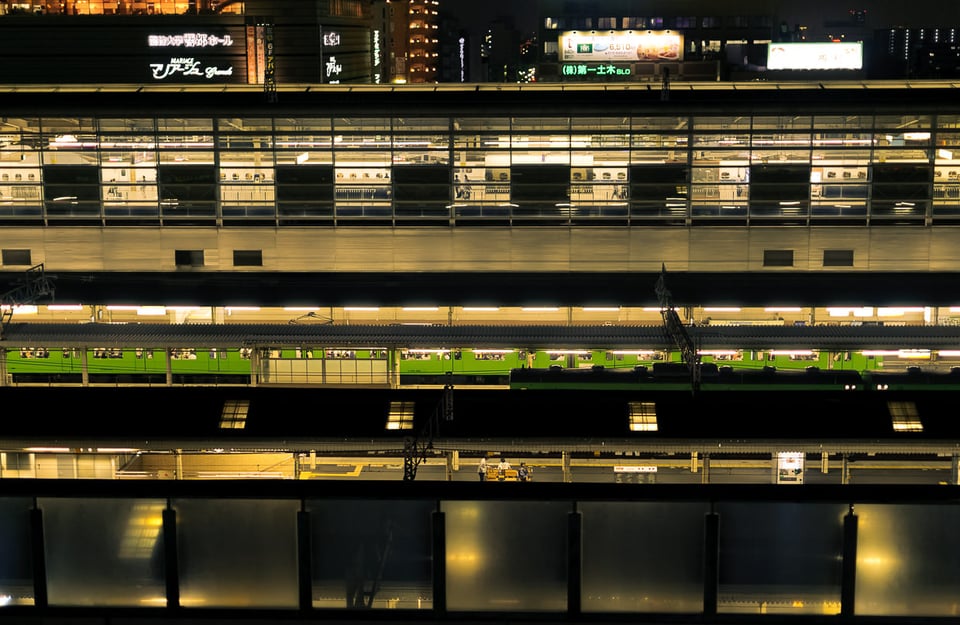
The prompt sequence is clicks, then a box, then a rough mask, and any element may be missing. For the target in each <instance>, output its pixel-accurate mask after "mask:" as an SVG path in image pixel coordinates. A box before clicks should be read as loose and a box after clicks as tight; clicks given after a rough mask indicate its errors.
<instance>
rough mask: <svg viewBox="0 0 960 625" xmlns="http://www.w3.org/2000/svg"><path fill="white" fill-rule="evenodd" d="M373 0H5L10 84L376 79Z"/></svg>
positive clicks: (0, 21) (1, 31) (2, 37)
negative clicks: (24, 0)
mask: <svg viewBox="0 0 960 625" xmlns="http://www.w3.org/2000/svg"><path fill="white" fill-rule="evenodd" d="M371 23H372V15H371V5H370V3H369V1H368V0H342V1H340V2H326V1H325V0H313V1H310V0H305V1H301V0H247V1H246V2H231V1H229V0H227V1H220V2H215V1H214V0H196V1H195V0H190V1H189V2H188V1H180V0H176V1H175V0H169V1H168V0H154V1H151V2H142V1H139V0H137V1H129V2H126V1H122V0H121V1H119V2H117V1H112V2H102V1H100V0H65V1H64V2H46V1H37V0H34V1H32V2H30V1H26V2H21V1H17V2H12V1H9V0H0V57H2V58H3V59H4V60H5V63H4V68H3V70H2V71H0V81H2V82H5V83H85V84H90V83H105V84H110V83H135V84H138V83H145V84H153V83H199V84H208V83H232V84H265V83H267V82H271V81H275V82H281V83H331V84H336V83H370V82H373V81H374V80H373V69H372V66H373V63H374V56H375V52H376V41H375V39H374V33H373V32H372V29H371Z"/></svg>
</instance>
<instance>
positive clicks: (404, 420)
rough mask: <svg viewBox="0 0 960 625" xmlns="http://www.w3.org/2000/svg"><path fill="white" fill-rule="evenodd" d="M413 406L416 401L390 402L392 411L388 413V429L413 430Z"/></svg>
mask: <svg viewBox="0 0 960 625" xmlns="http://www.w3.org/2000/svg"><path fill="white" fill-rule="evenodd" d="M413 406H414V402H412V401H392V402H390V413H389V414H388V415H387V429H388V430H412V429H413Z"/></svg>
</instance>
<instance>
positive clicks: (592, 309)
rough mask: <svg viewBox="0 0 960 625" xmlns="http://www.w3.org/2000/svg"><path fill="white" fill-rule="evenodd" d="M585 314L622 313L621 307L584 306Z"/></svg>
mask: <svg viewBox="0 0 960 625" xmlns="http://www.w3.org/2000/svg"><path fill="white" fill-rule="evenodd" d="M583 312H620V307H619V306H584V307H583Z"/></svg>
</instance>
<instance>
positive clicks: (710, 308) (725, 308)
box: [703, 306, 740, 313]
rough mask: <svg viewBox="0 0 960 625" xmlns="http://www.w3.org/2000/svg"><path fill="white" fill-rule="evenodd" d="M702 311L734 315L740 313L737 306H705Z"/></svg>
mask: <svg viewBox="0 0 960 625" xmlns="http://www.w3.org/2000/svg"><path fill="white" fill-rule="evenodd" d="M703 311H704V312H728V313H735V312H740V308H739V307H738V306H705V307H704V308H703Z"/></svg>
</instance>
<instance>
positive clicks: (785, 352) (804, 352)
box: [769, 349, 817, 356]
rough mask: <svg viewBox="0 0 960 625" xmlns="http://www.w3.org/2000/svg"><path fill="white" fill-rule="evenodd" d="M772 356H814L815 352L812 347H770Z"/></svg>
mask: <svg viewBox="0 0 960 625" xmlns="http://www.w3.org/2000/svg"><path fill="white" fill-rule="evenodd" d="M769 353H770V354H772V355H773V356H815V355H816V354H817V352H815V351H813V350H812V349H771V350H770V352H769Z"/></svg>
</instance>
